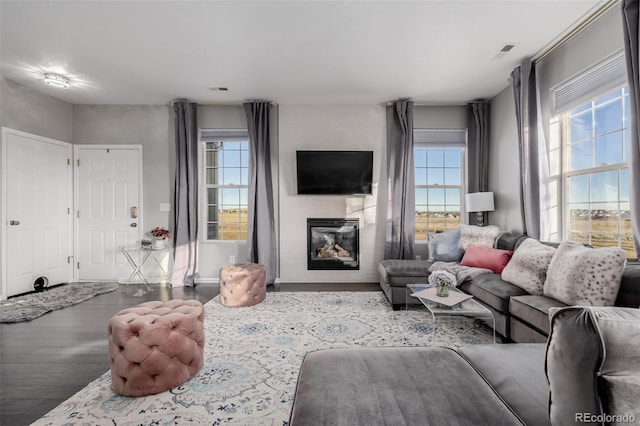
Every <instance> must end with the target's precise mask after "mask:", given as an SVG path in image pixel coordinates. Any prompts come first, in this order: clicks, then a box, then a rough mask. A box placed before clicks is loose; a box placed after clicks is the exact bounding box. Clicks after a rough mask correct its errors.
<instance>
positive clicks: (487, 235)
mask: <svg viewBox="0 0 640 426" xmlns="http://www.w3.org/2000/svg"><path fill="white" fill-rule="evenodd" d="M458 228H460V247H461V248H462V249H463V250H466V249H467V247H468V246H469V245H470V244H473V245H475V246H483V247H493V245H494V244H495V241H496V238H497V237H498V235H500V232H501V231H500V228H498V227H497V226H495V225H489V226H475V225H464V224H461V225H459V226H458Z"/></svg>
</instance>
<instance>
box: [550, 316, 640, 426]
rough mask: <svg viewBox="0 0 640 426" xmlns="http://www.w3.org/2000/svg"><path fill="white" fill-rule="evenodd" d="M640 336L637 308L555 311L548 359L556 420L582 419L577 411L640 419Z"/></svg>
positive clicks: (552, 407)
mask: <svg viewBox="0 0 640 426" xmlns="http://www.w3.org/2000/svg"><path fill="white" fill-rule="evenodd" d="M639 340H640V310H638V309H633V308H617V307H599V308H594V307H576V306H571V307H566V308H561V309H558V310H555V311H554V312H553V313H552V315H551V333H550V334H549V341H548V344H547V355H546V364H545V365H546V367H545V370H546V375H547V380H548V381H549V389H550V394H549V417H550V420H551V423H552V424H558V425H560V424H562V425H564V424H574V423H577V422H578V420H579V419H578V418H576V414H577V413H587V414H588V415H590V416H600V415H603V414H606V415H608V416H624V415H626V416H633V417H635V418H636V419H638V418H640V405H639V404H638V401H640V370H638V368H637V366H638V365H640V346H639V345H638V341H639ZM614 418H615V417H614ZM582 422H584V423H586V422H585V421H584V419H582V421H581V423H582ZM606 423H607V424H608V423H610V422H609V421H607V422H606ZM611 423H613V424H622V423H628V420H627V421H626V422H625V421H624V420H620V421H616V420H614V421H612V422H611Z"/></svg>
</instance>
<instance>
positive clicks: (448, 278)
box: [429, 271, 458, 297]
mask: <svg viewBox="0 0 640 426" xmlns="http://www.w3.org/2000/svg"><path fill="white" fill-rule="evenodd" d="M429 284H431V285H432V286H434V287H436V288H437V291H436V294H437V295H438V296H440V297H447V296H449V289H450V288H451V287H455V286H456V285H458V282H457V280H456V277H455V275H453V274H452V273H450V272H447V271H433V272H432V273H431V275H429Z"/></svg>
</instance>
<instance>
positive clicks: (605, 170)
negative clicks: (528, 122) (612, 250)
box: [552, 86, 635, 257]
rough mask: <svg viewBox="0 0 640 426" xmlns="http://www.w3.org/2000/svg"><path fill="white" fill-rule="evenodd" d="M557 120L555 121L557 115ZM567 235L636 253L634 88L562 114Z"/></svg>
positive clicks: (620, 89) (559, 120)
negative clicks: (631, 103) (631, 187)
mask: <svg viewBox="0 0 640 426" xmlns="http://www.w3.org/2000/svg"><path fill="white" fill-rule="evenodd" d="M552 122H553V120H552ZM556 122H557V123H558V124H559V125H558V126H557V129H558V131H559V132H560V139H561V142H562V152H563V161H562V181H563V185H564V191H563V193H564V197H563V200H564V202H563V207H564V208H563V223H564V226H563V228H564V237H565V238H567V239H571V240H574V241H579V242H582V243H585V244H590V245H591V246H593V247H609V246H618V247H621V248H622V249H623V250H625V251H626V253H627V256H628V257H635V249H634V246H633V239H632V235H631V216H630V205H629V154H630V144H629V135H630V134H629V91H628V88H627V87H626V86H625V87H618V88H616V89H613V90H607V91H606V92H604V93H601V94H600V95H599V96H597V97H595V98H592V99H591V100H589V101H586V102H584V103H581V104H580V105H578V106H575V107H573V108H572V109H570V110H569V111H566V112H564V113H561V114H559V115H558V116H557V121H556Z"/></svg>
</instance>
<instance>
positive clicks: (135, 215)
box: [131, 206, 138, 219]
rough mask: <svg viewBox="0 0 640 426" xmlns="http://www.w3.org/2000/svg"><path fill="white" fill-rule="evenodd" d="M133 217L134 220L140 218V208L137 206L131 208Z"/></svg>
mask: <svg viewBox="0 0 640 426" xmlns="http://www.w3.org/2000/svg"><path fill="white" fill-rule="evenodd" d="M131 217H132V218H133V219H135V218H137V217H138V208H137V207H136V206H133V207H131Z"/></svg>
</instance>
